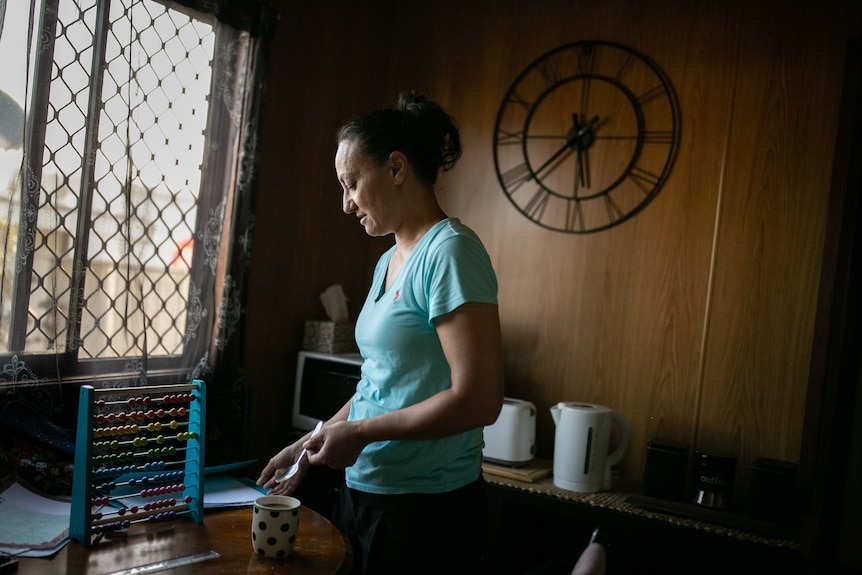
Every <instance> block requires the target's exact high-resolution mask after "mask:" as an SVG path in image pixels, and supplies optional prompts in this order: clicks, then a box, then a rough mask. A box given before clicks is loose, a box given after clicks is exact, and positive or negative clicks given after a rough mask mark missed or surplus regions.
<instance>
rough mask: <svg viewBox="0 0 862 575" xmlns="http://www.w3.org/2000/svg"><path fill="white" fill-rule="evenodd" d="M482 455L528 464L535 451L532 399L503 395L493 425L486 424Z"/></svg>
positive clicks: (498, 459) (511, 462)
mask: <svg viewBox="0 0 862 575" xmlns="http://www.w3.org/2000/svg"><path fill="white" fill-rule="evenodd" d="M484 437H485V447H484V448H483V449H482V457H483V458H484V459H485V460H486V461H489V462H491V463H501V464H503V465H512V466H517V465H525V464H527V463H529V462H530V461H532V459H533V457H534V456H535V455H536V406H535V405H533V404H532V403H530V402H529V401H524V400H522V399H513V398H511V397H504V398H503V407H502V408H501V409H500V415H499V416H497V421H495V422H494V424H493V425H488V426H485V429H484Z"/></svg>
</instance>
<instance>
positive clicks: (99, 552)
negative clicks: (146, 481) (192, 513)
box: [18, 507, 353, 575]
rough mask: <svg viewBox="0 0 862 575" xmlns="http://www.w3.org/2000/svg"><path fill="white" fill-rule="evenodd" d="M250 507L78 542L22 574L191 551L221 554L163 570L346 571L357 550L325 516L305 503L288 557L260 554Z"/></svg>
mask: <svg viewBox="0 0 862 575" xmlns="http://www.w3.org/2000/svg"><path fill="white" fill-rule="evenodd" d="M251 515H252V511H251V507H239V508H232V509H212V510H207V511H206V513H205V515H204V522H203V524H198V523H195V522H194V521H192V520H191V519H178V520H176V521H172V522H161V523H152V524H146V523H144V524H137V525H133V526H132V528H131V529H129V531H128V535H127V536H126V537H123V538H112V539H104V540H103V541H102V542H100V543H99V544H98V545H96V546H94V547H91V548H89V549H88V548H85V547H83V546H81V545H79V544H78V543H77V542H76V541H72V542H71V543H69V544H68V545H66V546H65V547H64V548H63V549H62V550H61V551H60V552H59V553H57V554H56V555H55V556H54V557H53V558H51V559H35V558H21V559H19V562H18V573H19V574H21V575H31V574H32V575H36V574H38V575H104V574H107V573H113V572H116V571H120V570H123V569H129V568H132V567H141V566H144V565H149V564H152V563H156V562H159V561H165V560H169V559H175V558H179V557H184V556H188V555H192V554H198V553H203V552H207V551H215V552H217V553H218V554H219V555H220V557H216V558H212V559H207V560H206V561H202V562H199V563H193V564H189V565H183V566H179V567H174V568H171V569H167V570H162V571H159V573H172V574H174V575H179V574H188V575H190V574H191V573H196V574H197V573H201V574H224V575H236V574H239V573H248V574H254V573H271V572H274V571H276V572H278V573H296V574H300V573H301V574H312V573H313V574H317V573H327V574H332V573H348V572H349V571H350V567H351V564H352V559H353V553H352V550H351V548H350V545H349V543H347V542H346V541H345V539H344V537H343V536H342V535H341V532H340V531H339V530H338V529H336V528H335V526H334V525H332V523H330V522H329V521H328V520H327V519H326V518H325V517H323V516H322V515H320V514H318V513H316V512H315V511H313V510H311V509H309V508H307V507H303V508H302V511H301V515H300V519H299V535H298V536H297V538H296V544H295V545H294V548H293V553H292V554H291V555H290V556H289V557H287V558H286V559H265V558H262V557H258V556H257V555H255V554H254V552H253V551H252V546H251Z"/></svg>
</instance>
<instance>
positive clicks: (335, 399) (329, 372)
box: [291, 351, 362, 431]
mask: <svg viewBox="0 0 862 575" xmlns="http://www.w3.org/2000/svg"><path fill="white" fill-rule="evenodd" d="M361 368H362V357H361V356H360V355H359V354H358V353H319V352H315V351H301V352H299V357H298V358H297V362H296V387H295V389H294V393H293V415H292V417H291V425H292V426H293V427H294V428H296V429H301V430H304V431H310V430H311V429H313V428H314V426H315V425H317V422H318V421H326V420H327V419H329V418H330V417H332V416H333V415H335V413H336V412H337V411H338V410H339V409H341V408H342V407H343V406H344V404H345V403H347V402H348V401H349V400H350V398H351V397H353V394H354V393H356V384H357V383H358V382H359V379H360V377H361V376H360V370H361Z"/></svg>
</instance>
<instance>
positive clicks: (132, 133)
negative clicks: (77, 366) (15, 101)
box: [0, 0, 215, 361]
mask: <svg viewBox="0 0 862 575" xmlns="http://www.w3.org/2000/svg"><path fill="white" fill-rule="evenodd" d="M27 4H28V3H25V2H12V3H11V4H10V5H8V6H7V11H6V18H5V22H4V25H3V28H4V29H5V30H6V32H5V33H4V34H3V41H4V42H6V41H8V38H9V30H10V26H16V25H17V26H22V27H23V28H24V29H25V30H32V31H33V32H34V35H33V37H32V39H31V40H29V41H28V42H29V45H30V46H31V47H33V49H31V50H29V53H30V54H31V58H30V59H29V60H28V61H27V71H26V75H27V76H28V77H29V81H28V82H27V84H26V85H27V86H28V88H26V90H25V94H24V97H25V104H24V105H23V106H22V108H23V110H22V111H23V112H24V115H25V116H26V118H25V119H24V120H23V122H24V123H26V131H25V132H24V133H25V134H26V135H25V136H24V137H23V138H22V141H20V142H7V143H6V144H3V143H2V142H3V141H2V140H0V145H6V146H9V147H8V148H7V149H5V150H0V151H4V152H5V156H3V157H6V160H5V162H6V163H5V164H2V165H6V164H8V163H9V162H8V157H7V156H9V154H14V153H15V152H16V148H12V146H14V145H16V144H18V143H20V148H17V150H19V152H18V153H19V154H20V155H19V156H18V157H19V158H20V159H19V162H20V163H19V164H18V165H17V166H16V171H15V172H13V173H12V174H11V176H10V174H8V173H7V174H3V173H0V177H2V178H0V234H2V236H0V239H2V240H3V241H4V243H5V260H4V262H3V270H2V274H3V286H2V294H0V295H2V301H0V346H2V350H5V351H6V352H7V353H8V352H16V353H26V354H27V355H30V354H40V353H45V354H48V353H50V354H68V355H71V356H72V357H74V358H75V361H78V360H88V359H106V358H115V359H117V358H127V357H141V356H143V357H147V356H148V355H149V356H150V357H171V356H178V355H181V354H182V353H183V348H184V346H185V345H186V344H187V343H188V341H187V340H188V337H187V335H186V321H187V312H188V309H189V307H190V300H191V299H192V292H193V291H194V290H195V275H194V273H195V272H194V270H195V269H196V267H195V266H192V261H193V256H194V255H195V251H196V250H195V248H196V246H195V241H194V240H195V235H194V232H195V229H196V223H197V219H198V217H203V216H202V214H199V209H198V207H199V205H200V200H201V165H202V162H203V157H204V154H205V152H206V147H207V146H208V143H207V138H206V128H207V117H208V114H209V109H208V108H209V105H210V102H209V93H210V83H211V80H212V78H211V76H212V68H213V58H214V45H215V32H214V27H213V25H212V23H208V22H206V21H203V20H200V19H198V18H196V17H194V16H192V15H189V14H188V13H186V12H185V11H179V10H177V9H172V8H169V7H167V6H165V5H163V4H160V3H159V2H157V1H155V0H112V1H107V0H71V1H70V0H43V1H42V3H41V6H38V4H39V3H38V2H36V3H34V4H36V6H35V8H34V9H33V10H32V11H31V10H30V9H29V7H28V6H27ZM15 6H17V7H18V8H19V10H17V11H15V8H14V7H15ZM21 8H24V10H21ZM16 19H17V20H16ZM49 32H50V33H49ZM26 46H27V44H24V46H22V47H20V48H21V49H20V50H18V49H14V50H12V51H7V50H6V49H5V48H4V49H3V54H4V55H3V58H4V59H5V58H7V57H8V55H7V53H14V54H16V55H20V56H21V58H22V59H23V55H24V52H25V51H26ZM6 83H8V78H7V79H4V78H2V77H0V89H3V90H5V89H6V85H5V84H6ZM10 117H11V116H10ZM28 156H29V157H30V161H28V159H27V158H28ZM20 166H23V168H22V169H21V170H17V168H18V167H20ZM199 267H202V266H199ZM2 350H0V351H2Z"/></svg>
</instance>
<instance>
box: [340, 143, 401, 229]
mask: <svg viewBox="0 0 862 575" xmlns="http://www.w3.org/2000/svg"><path fill="white" fill-rule="evenodd" d="M335 173H336V175H337V176H338V181H339V182H341V188H342V189H343V196H342V208H343V209H344V212H345V213H347V214H356V217H357V218H359V223H360V224H362V226H363V227H364V228H365V233H367V234H368V235H369V236H384V235H387V234H390V233H393V232H395V230H396V228H397V225H398V214H397V201H396V200H397V196H396V193H395V192H396V189H397V187H396V185H395V183H394V181H393V179H392V177H391V175H390V170H389V165H388V163H385V164H383V165H382V166H378V165H376V163H375V162H374V161H372V160H371V159H370V158H368V157H366V156H364V155H362V154H361V153H360V152H359V148H358V146H356V145H355V144H353V143H352V142H350V141H347V140H345V141H342V142H341V143H339V144H338V151H336V153H335Z"/></svg>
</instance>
